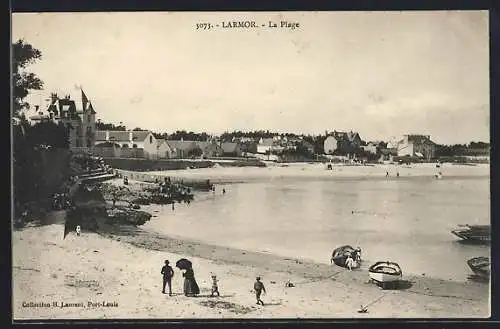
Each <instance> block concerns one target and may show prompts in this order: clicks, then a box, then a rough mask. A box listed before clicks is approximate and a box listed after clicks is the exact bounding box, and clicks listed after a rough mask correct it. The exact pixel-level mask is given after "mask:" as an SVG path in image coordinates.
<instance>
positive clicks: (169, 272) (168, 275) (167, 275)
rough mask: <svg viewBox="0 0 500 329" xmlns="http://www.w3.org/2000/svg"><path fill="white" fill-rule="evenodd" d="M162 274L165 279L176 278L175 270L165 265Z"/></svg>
mask: <svg viewBox="0 0 500 329" xmlns="http://www.w3.org/2000/svg"><path fill="white" fill-rule="evenodd" d="M161 274H163V277H164V278H172V277H173V276H174V270H173V269H172V267H171V266H169V265H165V266H163V267H162V268H161Z"/></svg>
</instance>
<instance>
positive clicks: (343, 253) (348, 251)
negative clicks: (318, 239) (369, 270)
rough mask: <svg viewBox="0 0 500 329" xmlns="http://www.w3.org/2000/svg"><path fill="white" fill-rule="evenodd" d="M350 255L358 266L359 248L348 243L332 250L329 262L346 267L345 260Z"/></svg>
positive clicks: (359, 258) (359, 259)
mask: <svg viewBox="0 0 500 329" xmlns="http://www.w3.org/2000/svg"><path fill="white" fill-rule="evenodd" d="M349 256H351V257H353V259H354V260H355V261H356V263H357V265H358V266H359V265H360V263H361V249H360V248H359V247H358V248H354V247H352V246H349V245H345V246H341V247H338V248H335V249H334V250H333V252H332V258H331V259H330V263H331V264H335V265H337V266H341V267H346V260H347V258H348V257H349Z"/></svg>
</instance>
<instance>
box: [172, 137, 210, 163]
mask: <svg viewBox="0 0 500 329" xmlns="http://www.w3.org/2000/svg"><path fill="white" fill-rule="evenodd" d="M167 143H168V145H169V146H170V148H171V149H172V154H173V157H174V158H178V159H185V158H190V157H192V156H194V155H198V153H199V155H201V154H203V151H202V150H201V149H200V147H199V146H198V144H196V142H195V141H185V140H182V139H181V140H172V139H167Z"/></svg>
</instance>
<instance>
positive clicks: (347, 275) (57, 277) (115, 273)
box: [13, 224, 489, 320]
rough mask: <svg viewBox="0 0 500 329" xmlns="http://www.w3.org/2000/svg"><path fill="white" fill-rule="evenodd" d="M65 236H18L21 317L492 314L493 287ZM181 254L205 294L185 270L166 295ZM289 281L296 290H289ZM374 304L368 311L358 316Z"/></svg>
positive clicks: (44, 232)
mask: <svg viewBox="0 0 500 329" xmlns="http://www.w3.org/2000/svg"><path fill="white" fill-rule="evenodd" d="M62 234H63V227H62V225H60V224H52V225H47V226H42V227H28V228H25V229H23V230H21V231H15V232H14V234H13V317H14V319H15V320H21V319H48V318H50V319H145V318H157V319H184V318H217V319H227V318H373V317H381V318H385V317H390V318H393V317H397V318H414V317H424V318H425V317H457V318H468V317H477V318H482V317H488V316H489V288H488V285H484V284H479V283H454V282H446V281H444V280H433V279H416V280H415V281H414V283H413V284H412V285H413V286H412V287H410V288H408V289H406V290H381V289H379V288H377V287H376V286H375V285H373V284H369V283H367V279H368V277H367V273H366V272H362V271H353V272H349V271H347V270H345V269H343V268H340V267H336V266H333V267H332V266H329V267H327V268H325V266H324V265H321V264H314V263H305V262H302V261H300V260H293V259H284V258H280V257H274V256H272V255H267V256H262V255H259V254H256V253H252V252H245V251H241V250H234V249H228V248H218V247H216V246H212V247H210V246H207V245H203V244H198V245H197V244H196V243H189V242H185V241H178V240H177V241H176V240H167V242H165V241H164V242H163V243H167V244H166V245H163V246H164V247H165V246H167V247H168V246H169V245H168V243H170V244H171V245H170V246H171V247H172V246H173V245H176V246H177V247H175V248H174V247H172V248H171V249H170V250H171V251H170V252H169V251H165V250H154V249H161V248H162V245H161V244H156V245H155V244H152V243H151V239H150V238H148V237H145V238H144V237H143V238H142V240H143V242H142V247H138V245H141V242H140V240H138V238H137V237H133V236H129V238H126V237H124V236H118V237H117V236H116V235H114V236H107V237H105V236H101V235H98V234H95V233H83V234H82V235H81V236H79V237H77V236H76V235H75V234H73V233H72V234H70V235H68V236H67V237H66V239H63V238H62ZM110 237H112V238H111V239H110ZM117 240H120V241H117ZM153 240H154V239H153ZM131 243H133V244H131ZM134 244H135V245H134ZM237 253H239V254H240V255H236V254H237ZM194 254H199V256H194V257H193V255H194ZM209 254H210V255H209ZM247 255H248V256H247ZM201 256H203V257H201ZM181 257H188V258H189V259H190V260H191V261H192V262H193V264H194V266H193V268H194V271H195V276H196V279H197V281H198V284H199V286H200V290H201V294H200V296H198V297H195V298H188V297H185V296H184V295H182V278H181V274H180V272H179V270H178V269H175V276H174V279H173V292H174V296H172V297H169V296H168V295H165V294H162V293H161V274H160V269H161V266H162V265H163V261H164V260H165V259H169V260H170V261H171V262H175V261H176V260H177V259H179V258H181ZM288 272H291V273H288ZM211 273H215V274H216V275H217V277H218V278H219V280H220V282H219V289H220V292H221V297H209V294H210V287H211V282H210V275H211ZM257 275H260V276H262V278H263V282H264V284H265V285H266V290H267V294H266V295H265V296H263V298H262V299H263V300H264V302H265V303H266V305H265V306H257V305H255V295H254V294H253V293H252V292H251V290H252V287H253V282H254V280H255V276H257ZM410 279H411V278H410ZM286 280H290V281H291V282H293V283H295V287H292V288H286V287H285V285H284V283H285V282H286ZM272 282H275V283H272ZM54 302H56V303H57V305H55V304H53V303H54ZM371 302H373V304H372V305H368V307H367V309H368V312H367V313H358V312H357V310H358V309H359V308H360V306H361V305H367V304H370V303H371ZM30 303H31V305H32V306H31V307H30ZM99 303H101V304H102V305H100V306H98V305H99ZM37 304H38V305H37ZM40 304H41V305H40ZM106 304H108V306H106ZM23 305H24V306H23ZM33 305H35V306H33ZM47 305H49V307H47ZM63 305H69V306H67V307H62V306H63Z"/></svg>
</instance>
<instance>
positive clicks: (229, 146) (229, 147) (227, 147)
mask: <svg viewBox="0 0 500 329" xmlns="http://www.w3.org/2000/svg"><path fill="white" fill-rule="evenodd" d="M221 146H222V150H223V151H224V153H235V152H237V151H238V143H232V142H226V143H222V145H221Z"/></svg>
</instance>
